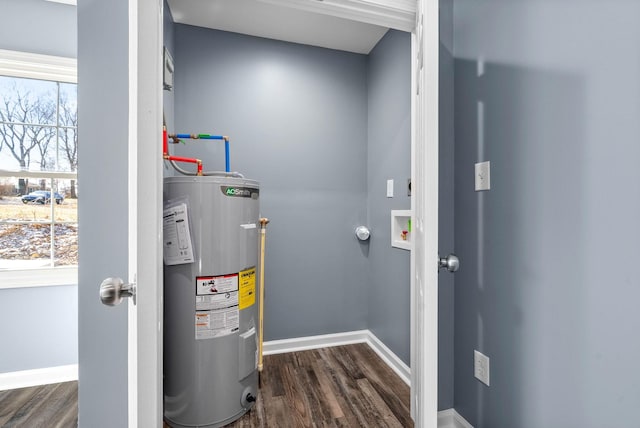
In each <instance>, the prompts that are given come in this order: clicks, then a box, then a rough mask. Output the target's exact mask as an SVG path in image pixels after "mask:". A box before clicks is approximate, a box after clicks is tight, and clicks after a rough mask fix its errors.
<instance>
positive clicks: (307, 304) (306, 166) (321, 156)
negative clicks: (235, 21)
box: [171, 25, 367, 340]
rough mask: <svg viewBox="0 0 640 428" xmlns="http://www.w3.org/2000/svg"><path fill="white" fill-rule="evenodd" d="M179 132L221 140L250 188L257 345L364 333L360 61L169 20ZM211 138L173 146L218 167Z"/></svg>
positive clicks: (219, 151)
mask: <svg viewBox="0 0 640 428" xmlns="http://www.w3.org/2000/svg"><path fill="white" fill-rule="evenodd" d="M175 50H176V55H175V59H176V93H175V103H176V106H175V107H176V124H177V127H178V128H177V129H178V130H179V132H206V133H221V134H225V135H229V136H230V137H231V167H232V169H234V170H238V171H241V172H242V173H244V174H245V175H246V176H247V177H249V178H254V179H257V180H259V181H260V183H261V193H260V195H261V215H262V216H265V217H268V218H270V219H271V223H270V224H269V228H268V233H267V255H266V257H267V264H266V270H265V275H266V280H265V284H266V292H265V293H266V296H265V314H266V316H265V340H274V339H282V338H291V337H300V336H309V335H316V334H325V333H334V332H344V331H351V330H360V329H364V328H367V299H366V298H365V297H363V296H365V295H366V290H367V281H366V279H367V276H366V269H367V257H366V254H365V253H364V252H363V249H362V248H361V246H360V245H359V244H358V241H357V240H356V239H355V236H354V234H353V231H354V229H355V227H356V226H357V225H359V224H365V223H366V197H367V175H366V162H367V148H366V144H367V85H366V72H367V68H366V67H367V58H366V56H364V55H357V54H351V53H346V52H340V51H334V50H329V49H322V48H312V47H308V46H302V45H295V44H290V43H284V42H278V41H273V40H267V39H259V38H255V37H249V36H243V35H239V34H233V33H225V32H221V31H214V30H206V29H201V28H196V27H190V26H185V25H176V28H175ZM223 146H224V145H223V144H222V143H221V142H216V141H214V142H206V141H193V142H187V144H186V145H180V146H173V147H171V149H172V150H174V149H175V151H176V153H177V154H180V155H185V156H198V157H201V158H202V159H203V160H204V162H205V168H206V169H218V170H219V169H223V168H224V150H223Z"/></svg>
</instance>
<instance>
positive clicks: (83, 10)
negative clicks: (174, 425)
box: [78, 0, 129, 428]
mask: <svg viewBox="0 0 640 428" xmlns="http://www.w3.org/2000/svg"><path fill="white" fill-rule="evenodd" d="M128 22H129V17H128V2H127V1H126V0H114V1H109V2H101V1H93V2H91V1H80V2H78V81H79V82H80V84H79V86H78V105H79V106H81V107H80V109H79V112H78V116H79V117H78V123H79V128H78V129H79V140H80V141H82V143H81V144H82V146H81V147H80V150H79V160H78V165H79V170H78V179H79V182H80V183H82V188H83V189H88V190H91V189H94V190H96V189H104V190H106V191H86V192H84V193H83V195H82V197H81V198H80V199H79V200H78V210H79V218H80V225H79V227H80V233H79V250H80V266H79V286H78V321H79V323H78V324H79V325H78V347H79V352H78V354H79V365H80V367H79V376H80V381H79V403H78V405H79V422H80V426H81V427H87V428H89V427H91V428H94V427H96V428H100V427H124V426H127V369H126V368H127V333H126V332H127V304H126V303H125V304H121V305H119V306H116V307H107V306H104V305H102V304H101V303H100V300H99V298H98V286H99V285H100V282H101V281H102V280H103V279H104V278H107V277H111V276H118V277H120V278H123V279H126V278H127V275H128V272H127V260H128V254H127V253H128V251H127V248H128V240H127V227H128V226H127V225H128V219H127V212H128V201H127V195H128V189H127V159H128V157H127V156H128V150H127V140H128V116H129V113H128V107H127V106H128V99H129V95H128V85H129V79H128V75H129V67H128V34H127V31H126V28H127V27H128ZM114 28H116V29H124V30H122V31H113V29H114ZM106 123H108V124H109V129H108V135H106V134H105V124H106ZM105 186H106V187H105ZM114 409H117V411H114Z"/></svg>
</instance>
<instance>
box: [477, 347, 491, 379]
mask: <svg viewBox="0 0 640 428" xmlns="http://www.w3.org/2000/svg"><path fill="white" fill-rule="evenodd" d="M473 375H474V376H475V377H476V379H478V380H479V381H480V382H482V383H484V384H485V385H487V386H489V357H487V356H486V355H484V354H482V353H481V352H478V351H475V350H474V351H473Z"/></svg>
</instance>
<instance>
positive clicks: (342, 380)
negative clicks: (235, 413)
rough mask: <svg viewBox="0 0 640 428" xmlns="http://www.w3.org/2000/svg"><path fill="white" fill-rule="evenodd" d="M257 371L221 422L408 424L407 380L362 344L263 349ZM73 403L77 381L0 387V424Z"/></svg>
mask: <svg viewBox="0 0 640 428" xmlns="http://www.w3.org/2000/svg"><path fill="white" fill-rule="evenodd" d="M261 378H262V379H261V383H262V385H261V388H260V391H259V393H258V400H257V402H256V405H255V406H254V408H253V409H252V410H251V411H250V412H249V413H247V414H246V415H244V416H243V417H242V418H240V419H239V420H237V421H236V422H234V423H233V424H231V425H229V427H234V428H245V427H251V428H253V427H265V428H270V427H273V428H288V427H291V428H298V427H403V428H404V427H407V428H411V427H413V422H412V421H411V416H410V413H409V387H408V386H407V385H406V384H405V383H404V382H403V381H402V380H401V379H400V378H399V377H398V376H397V375H396V374H395V373H394V372H393V370H391V369H390V368H389V367H388V366H387V365H386V364H385V363H384V362H383V361H382V360H381V359H380V358H379V357H378V355H376V353H375V352H374V351H373V350H372V349H371V348H369V346H368V345H366V344H356V345H347V346H337V347H333V348H323V349H315V350H310V351H301V352H293V353H288V354H278V355H269V356H266V357H265V358H264V371H263V372H262V376H261ZM77 403H78V385H77V382H66V383H60V384H54V385H43V386H38V387H31V388H22V389H14V390H10V391H0V427H12V428H13V427H15V428H20V427H26V428H39V427H47V428H49V427H52V428H54V427H55V428H58V427H59V428H68V427H75V426H77V424H78V411H77Z"/></svg>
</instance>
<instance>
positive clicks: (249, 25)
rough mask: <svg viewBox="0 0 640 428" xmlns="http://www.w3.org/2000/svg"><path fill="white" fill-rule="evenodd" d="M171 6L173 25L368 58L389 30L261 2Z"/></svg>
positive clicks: (182, 1)
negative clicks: (308, 46) (236, 34)
mask: <svg viewBox="0 0 640 428" xmlns="http://www.w3.org/2000/svg"><path fill="white" fill-rule="evenodd" d="M301 1H310V0H301ZM168 2H169V8H170V9H171V14H172V15H173V19H174V21H175V22H177V23H180V24H188V25H195V26H198V27H205V28H213V29H216V30H224V31H231V32H234V33H242V34H248V35H251V36H257V37H266V38H269V39H276V40H284V41H287V42H293V43H302V44H305V45H312V46H320V47H323V48H330V49H338V50H342V51H348V52H355V53H361V54H368V53H369V52H370V51H371V49H373V47H374V46H375V45H376V43H378V41H379V40H380V39H381V38H382V36H384V34H385V33H386V32H387V30H388V28H387V27H383V26H378V25H373V24H366V23H362V22H356V21H351V20H348V19H343V18H336V17H334V16H329V15H324V14H320V13H313V12H309V11H305V10H301V9H297V8H291V7H286V6H281V5H278V4H273V3H269V2H265V1H260V0H168Z"/></svg>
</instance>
